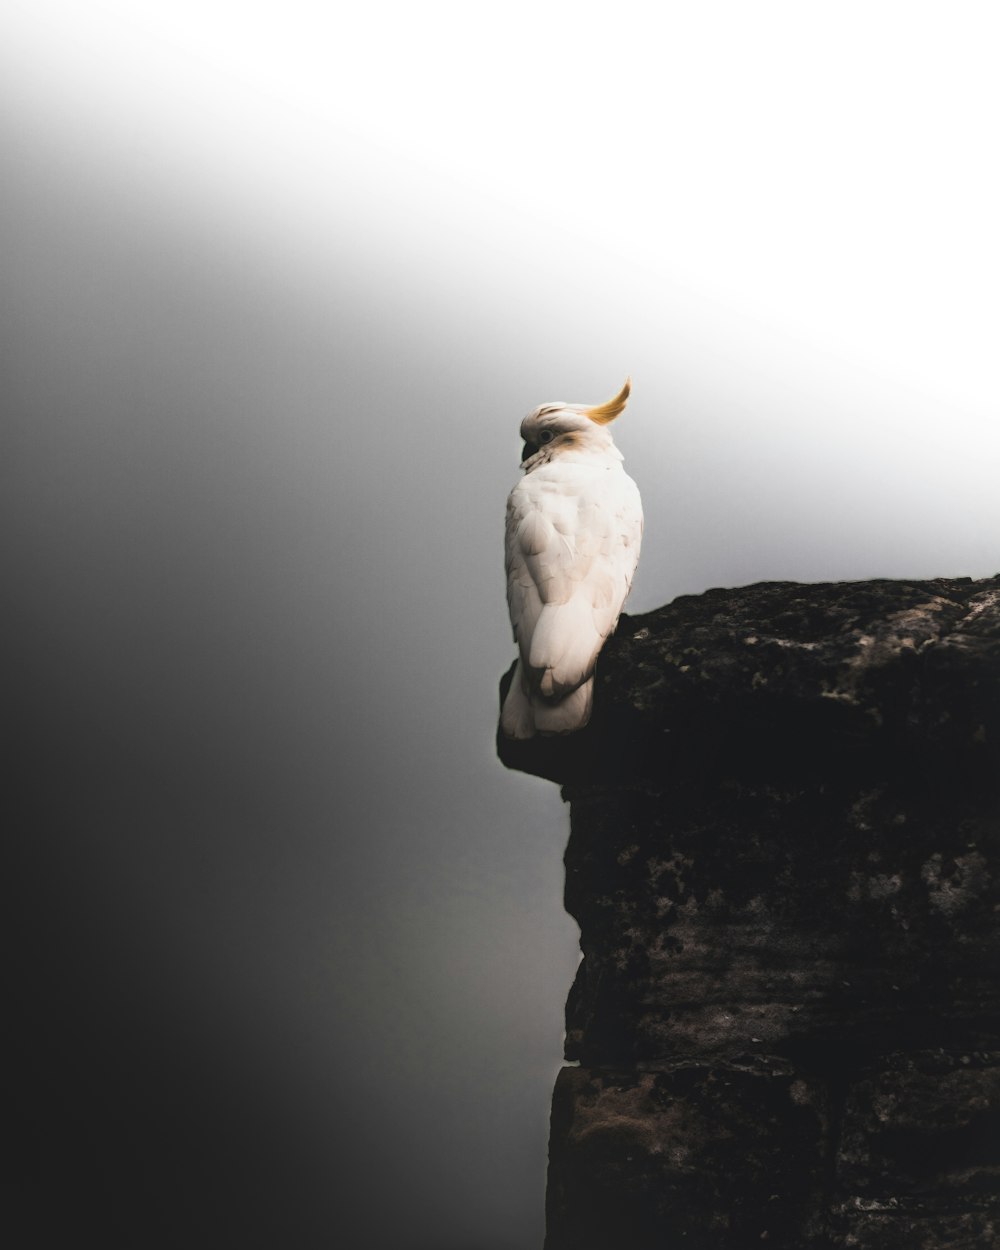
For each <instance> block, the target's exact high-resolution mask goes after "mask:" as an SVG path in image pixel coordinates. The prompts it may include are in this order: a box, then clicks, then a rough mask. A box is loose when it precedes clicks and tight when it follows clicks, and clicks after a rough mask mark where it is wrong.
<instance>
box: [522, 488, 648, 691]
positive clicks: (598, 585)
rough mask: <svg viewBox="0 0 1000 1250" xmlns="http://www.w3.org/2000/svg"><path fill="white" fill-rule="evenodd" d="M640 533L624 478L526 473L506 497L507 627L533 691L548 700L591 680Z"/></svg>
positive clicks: (634, 494)
mask: <svg viewBox="0 0 1000 1250" xmlns="http://www.w3.org/2000/svg"><path fill="white" fill-rule="evenodd" d="M533 479H535V480H533ZM641 532H642V511H641V506H639V502H638V491H637V489H636V487H635V484H634V483H633V482H632V481H631V479H629V478H627V477H626V476H625V475H624V474H623V473H620V472H604V471H598V472H597V473H594V472H592V471H591V472H589V473H581V472H580V471H578V470H575V469H574V468H573V467H572V466H566V467H564V468H563V470H562V471H561V472H550V473H547V474H545V475H541V474H538V473H536V474H529V475H528V476H526V477H525V478H524V480H523V481H522V482H520V483H519V484H518V486H516V487H515V488H514V490H513V491H512V492H511V496H510V499H509V501H508V507H507V598H508V604H509V606H510V614H511V622H512V624H513V626H514V637H515V639H516V641H517V644H518V648H519V650H520V652H521V658H522V660H523V662H524V665H525V668H526V671H527V676H528V680H529V683H530V684H531V685H532V686H533V687H535V688H536V689H537V690H538V691H539V692H540V693H541V694H542V695H543V696H545V697H546V698H552V697H559V696H562V695H565V694H566V693H568V692H569V691H571V690H574V689H576V687H578V686H579V685H581V684H582V683H583V682H584V681H586V679H587V678H588V677H589V676H590V674H591V673H592V672H593V670H594V664H595V662H596V660H597V654H598V652H599V651H600V649H601V646H602V644H603V642H604V640H605V638H606V637H607V636H608V634H610V633H611V631H612V630H613V629H614V627H615V623H616V622H617V620H618V616H619V614H620V612H621V608H622V604H623V602H624V600H625V596H626V595H627V594H628V588H629V585H630V584H631V580H632V574H633V573H634V571H635V565H636V562H637V560H638V547H639V537H640V536H641Z"/></svg>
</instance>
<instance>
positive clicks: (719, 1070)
mask: <svg viewBox="0 0 1000 1250" xmlns="http://www.w3.org/2000/svg"><path fill="white" fill-rule="evenodd" d="M762 1126H763V1127H764V1129H765V1131H763V1132H762V1131H761V1128H762ZM828 1138H829V1133H828V1122H827V1107H826V1091H825V1089H824V1088H823V1086H822V1084H821V1083H818V1082H816V1081H815V1080H812V1079H810V1078H808V1077H803V1076H802V1075H801V1074H799V1073H797V1072H796V1070H795V1068H794V1066H793V1065H792V1064H790V1063H788V1062H787V1061H782V1060H778V1059H768V1058H750V1057H747V1058H746V1059H745V1060H743V1061H736V1062H732V1063H721V1064H707V1063H699V1062H695V1061H688V1062H678V1063H676V1064H670V1065H668V1066H666V1067H664V1068H662V1069H661V1070H659V1071H657V1072H636V1071H634V1070H632V1071H627V1070H626V1071H623V1072H609V1071H602V1070H590V1069H585V1068H564V1069H563V1071H562V1073H561V1074H560V1076H559V1079H558V1081H557V1083H556V1092H555V1096H554V1099H553V1106H552V1145H551V1157H552V1164H551V1171H550V1181H549V1195H548V1205H549V1215H550V1218H549V1229H550V1233H549V1238H548V1241H547V1243H546V1245H547V1247H548V1250H605V1248H607V1247H612V1246H628V1247H642V1250H647V1248H648V1250H659V1247H661V1246H663V1244H664V1230H665V1229H669V1231H670V1235H671V1237H672V1238H677V1239H683V1240H682V1241H679V1244H683V1245H685V1246H688V1245H690V1246H701V1245H704V1246H714V1247H717V1248H718V1250H736V1248H737V1247H743V1246H751V1245H753V1246H756V1245H759V1244H761V1243H762V1242H771V1243H773V1244H779V1245H783V1246H809V1245H812V1244H814V1239H815V1237H816V1235H817V1234H819V1233H821V1232H822V1211H823V1195H824V1192H825V1183H826V1173H827V1170H828V1167H829V1160H828V1152H829V1141H828ZM762 1177H766V1178H768V1183H767V1184H766V1185H761V1184H760V1180H761V1178H762ZM671 1244H673V1243H671Z"/></svg>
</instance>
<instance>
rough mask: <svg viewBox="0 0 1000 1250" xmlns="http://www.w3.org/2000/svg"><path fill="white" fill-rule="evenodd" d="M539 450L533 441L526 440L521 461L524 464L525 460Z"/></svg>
mask: <svg viewBox="0 0 1000 1250" xmlns="http://www.w3.org/2000/svg"><path fill="white" fill-rule="evenodd" d="M537 450H538V448H537V447H535V446H534V445H533V444H532V443H528V442H525V444H524V448H523V449H522V451H521V463H522V464H524V462H525V460H528V459H530V458H531V457H532V456H533V455H534V454H535V452H536V451H537Z"/></svg>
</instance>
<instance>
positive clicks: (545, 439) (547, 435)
mask: <svg viewBox="0 0 1000 1250" xmlns="http://www.w3.org/2000/svg"><path fill="white" fill-rule="evenodd" d="M554 438H555V434H553V433H552V431H551V430H542V432H541V433H540V434H539V436H538V445H539V447H541V446H543V445H544V444H545V443H551V442H552V440H553V439H554Z"/></svg>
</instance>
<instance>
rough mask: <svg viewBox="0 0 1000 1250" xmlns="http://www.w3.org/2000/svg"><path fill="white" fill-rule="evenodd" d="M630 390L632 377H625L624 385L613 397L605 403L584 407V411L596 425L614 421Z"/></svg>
mask: <svg viewBox="0 0 1000 1250" xmlns="http://www.w3.org/2000/svg"><path fill="white" fill-rule="evenodd" d="M631 390H632V379H631V378H626V379H625V385H624V386H623V387H622V389H621V390H620V391H619V392H618V394H617V395H616V396H615V397H614V399H609V400H608V402H607V403H606V404H598V406H597V407H596V408H585V409H584V412H585V413H586V414H587V416H588V417H590V419H591V421H595V422H596V423H597V424H598V425H607V424H608V422H610V421H614V419H615V417H617V416H618V415H619V414H620V413H621V411H622V410H623V409H624V407H625V404H626V403H627V401H628V397H629V392H630V391H631Z"/></svg>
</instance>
